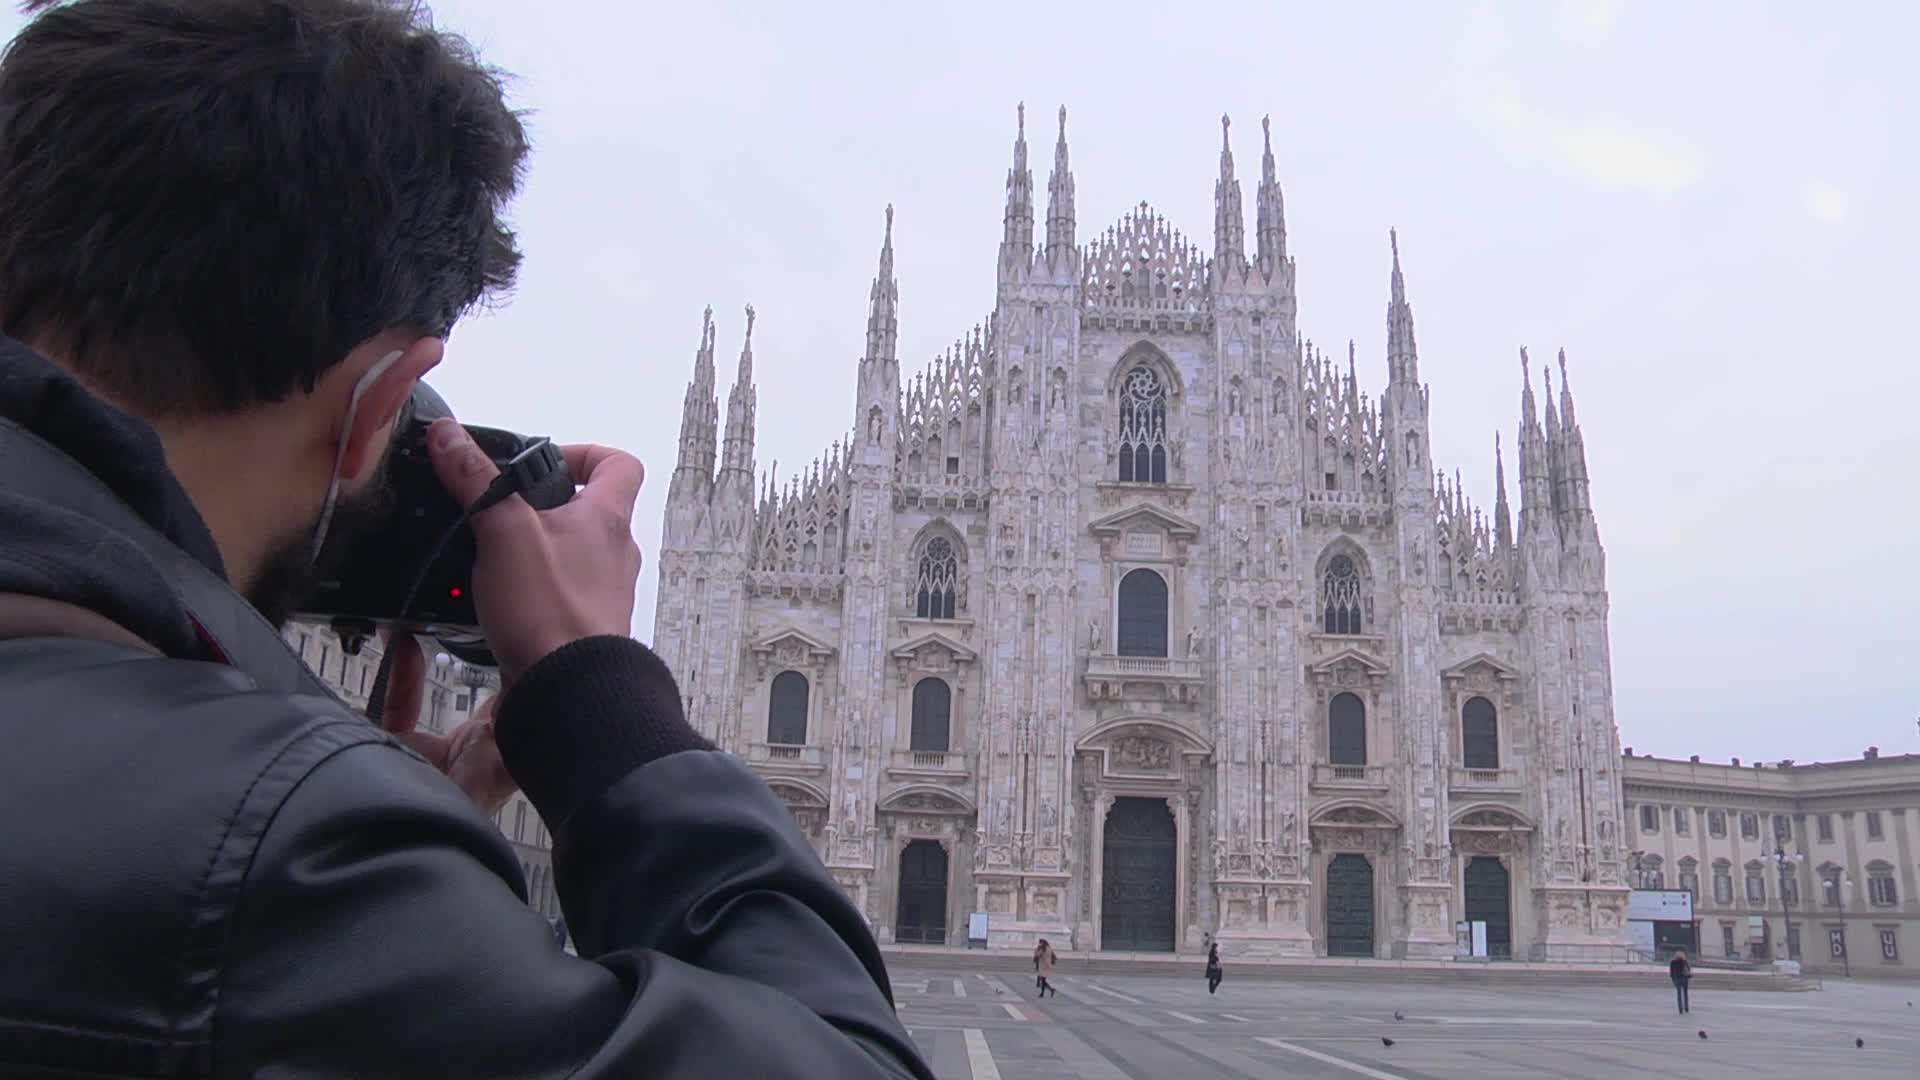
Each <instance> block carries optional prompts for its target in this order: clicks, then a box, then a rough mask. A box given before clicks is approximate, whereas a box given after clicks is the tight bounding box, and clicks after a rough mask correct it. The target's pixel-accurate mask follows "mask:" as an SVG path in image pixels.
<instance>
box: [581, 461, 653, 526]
mask: <svg viewBox="0 0 1920 1080" xmlns="http://www.w3.org/2000/svg"><path fill="white" fill-rule="evenodd" d="M560 452H561V454H562V455H564V456H565V457H566V459H567V472H568V473H569V474H571V475H572V477H573V482H574V483H576V484H579V485H581V487H582V490H581V492H580V493H579V494H578V495H576V496H575V498H584V499H591V500H593V501H594V502H597V503H599V504H600V505H601V506H603V507H605V508H606V509H607V510H609V511H611V512H613V513H617V514H619V515H620V516H621V517H622V518H631V517H632V516H633V504H634V503H635V502H636V501H637V500H638V499H639V498H640V485H642V484H644V483H645V482H646V479H647V470H646V467H645V466H643V465H641V464H640V459H639V458H636V457H634V456H633V455H632V454H629V453H627V452H625V451H624V450H615V449H614V448H613V447H611V446H593V445H575V446H563V447H561V448H560Z"/></svg>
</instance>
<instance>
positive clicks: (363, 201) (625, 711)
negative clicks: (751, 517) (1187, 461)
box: [0, 0, 933, 1080]
mask: <svg viewBox="0 0 1920 1080" xmlns="http://www.w3.org/2000/svg"><path fill="white" fill-rule="evenodd" d="M15 6H16V7H17V6H20V5H19V4H18V2H17V0H16V5H15ZM25 6H26V7H27V9H28V10H29V11H30V12H31V13H32V18H31V20H30V21H29V22H27V24H26V25H25V27H24V28H23V29H21V30H20V32H19V34H18V35H17V36H16V37H14V39H13V41H12V42H11V43H9V44H8V45H7V47H6V50H5V52H4V54H3V55H0V746H3V747H4V748H5V749H4V750H3V751H0V821H5V822H6V823H7V827H6V828H5V829H4V830H0V882H3V883H4V885H0V896H4V903H0V957H3V958H4V960H0V1076H8V1077H15V1076H72V1077H77V1076H99V1077H105V1076H117V1077H135V1076H141V1077H161V1076H165V1077H171V1078H175V1080H227V1078H234V1080H238V1078H241V1077H255V1076H274V1077H295V1076H298V1077H351V1078H354V1080H377V1078H388V1077H394V1078H399V1077H430V1076H457V1077H462V1078H464V1080H508V1078H524V1077H559V1076H567V1077H572V1078H576V1080H611V1078H623V1080H624V1078H631V1077H646V1078H648V1080H692V1078H696V1077H713V1076H722V1077H737V1078H741V1080H745V1078H749V1077H751V1078H753V1080H818V1078H825V1077H832V1078H835V1080H906V1078H915V1080H932V1078H933V1073H932V1071H931V1070H929V1069H928V1067H927V1066H926V1064H925V1062H924V1061H923V1060H922V1059H921V1055H920V1052H919V1050H918V1049H917V1047H916V1046H915V1044H914V1041H913V1039H912V1037H910V1036H909V1035H908V1034H907V1032H906V1029H905V1028H904V1027H902V1026H901V1024H900V1021H899V1020H898V1019H897V1017H896V1016H895V1011H894V1004H893V1001H892V991H891V989H890V987H889V983H888V979H887V972H886V968H885V965H884V964H883V963H882V960H881V956H880V951H879V949H878V948H877V947H876V945H875V943H874V940H873V936H872V934H871V933H870V932H869V931H868V929H867V926H866V923H865V921H864V919H863V916H862V913H861V912H860V910H859V908H858V907H856V906H855V905H854V904H853V903H852V902H851V901H849V899H848V898H847V895H846V892H845V890H844V889H842V888H841V886H840V885H839V884H838V883H837V882H836V881H835V880H834V878H833V876H832V875H831V874H830V873H829V872H828V871H827V869H826V868H825V866H823V865H822V864H821V861H820V859H819V857H818V856H817V855H816V854H815V853H814V850H813V848H812V845H811V843H810V841H809V839H808V837H807V836H806V835H805V834H804V833H803V832H802V831H801V830H800V829H799V827H798V826H797V825H796V824H795V822H794V819H793V816H792V814H790V813H789V812H788V811H787V809H786V807H785V805H784V804H782V803H781V801H780V799H779V798H778V797H776V796H775V795H774V794H773V792H772V791H771V790H770V789H769V788H768V786H767V784H766V783H765V782H764V781H763V780H761V779H760V778H759V777H758V776H756V775H754V773H753V772H752V771H751V770H749V769H748V768H747V767H746V766H745V765H744V764H742V763H741V762H740V761H739V760H738V759H737V758H735V757H734V756H733V755H731V754H727V753H722V752H720V751H718V750H716V749H715V747H714V745H713V744H712V743H710V742H709V741H707V739H705V738H704V737H702V736H701V734H700V733H699V732H698V731H697V730H696V729H695V728H694V726H693V725H692V724H690V723H689V722H688V719H687V716H686V715H685V712H684V709H683V705H682V702H683V701H684V700H688V699H685V698H683V696H682V694H681V691H680V688H679V686H678V685H677V684H676V681H675V679H674V676H673V673H672V672H671V671H669V670H668V668H667V665H666V664H665V663H664V662H662V660H661V659H660V657H658V656H656V655H655V654H654V653H653V652H652V651H651V650H649V649H648V648H647V647H646V646H645V645H642V644H641V643H640V642H638V641H635V640H634V639H633V638H632V636H631V631H632V626H633V606H634V583H635V580H636V577H637V575H638V573H639V570H640V565H641V557H640V550H639V548H638V546H637V545H636V544H635V543H634V540H633V538H632V514H633V510H634V503H635V500H636V498H637V497H638V495H639V493H640V489H641V486H642V479H643V476H642V470H641V466H640V463H639V462H638V461H637V460H635V459H634V458H632V457H630V456H628V455H626V454H624V453H621V452H619V451H617V450H613V449H609V448H606V447H599V446H570V447H567V448H565V451H564V456H565V460H566V465H567V470H568V473H569V474H571V478H572V480H573V482H574V484H575V485H577V487H578V491H577V493H576V494H574V496H573V499H572V501H570V502H568V503H566V504H565V505H563V506H560V507H558V508H556V509H551V510H545V511H539V510H535V509H534V507H533V506H532V505H530V504H529V503H528V502H527V501H526V500H525V499H524V498H521V497H520V496H519V495H517V494H508V495H507V496H506V497H505V498H504V499H503V500H496V501H494V502H492V503H486V504H483V499H482V497H483V495H485V494H486V493H487V492H488V490H489V488H490V486H491V485H492V483H493V482H494V481H495V480H496V479H497V478H498V476H499V470H498V469H497V468H496V467H495V465H494V463H493V460H492V458H491V457H490V456H489V455H488V454H487V453H486V451H485V450H483V449H482V448H481V447H480V446H479V445H478V444H477V443H476V442H475V441H474V440H473V438H472V437H471V436H470V435H469V434H468V433H467V432H466V431H465V430H464V429H463V428H462V427H461V426H460V425H459V424H457V423H454V422H453V421H451V420H445V419H443V420H441V421H440V422H439V424H438V425H437V426H435V427H434V428H433V429H432V433H431V437H430V441H431V444H432V445H431V446H430V448H429V449H428V452H427V456H428V458H429V460H430V464H431V466H432V469H433V473H434V478H435V479H436V480H437V482H438V484H439V485H440V486H441V487H442V488H443V489H444V490H445V494H446V495H447V496H448V497H449V498H450V499H451V500H453V502H454V503H455V504H457V505H459V506H462V507H475V506H479V507H480V509H479V510H478V512H475V513H473V514H471V516H470V519H469V524H470V526H471V538H470V539H471V542H472V543H474V544H475V546H476V548H477V553H478V559H477V561H476V562H475V563H474V567H473V575H472V578H471V579H470V580H469V581H468V582H467V585H468V586H469V587H470V593H471V595H472V597H473V600H474V602H475V603H476V606H477V608H478V621H479V624H480V629H481V630H482V631H483V633H484V637H485V640H486V643H487V645H488V646H489V648H490V649H491V651H492V654H493V656H494V657H495V658H496V659H497V660H498V666H499V673H500V677H501V684H502V685H503V686H504V687H505V690H504V692H503V693H501V694H500V695H498V696H496V697H494V698H491V699H489V706H491V705H492V703H493V702H498V705H497V707H487V706H483V707H482V709H481V710H479V711H477V712H476V713H475V714H474V715H473V716H472V717H471V718H470V719H468V720H467V721H466V722H465V723H464V724H463V725H462V726H461V727H459V728H456V729H455V730H454V731H453V732H451V733H447V734H440V733H437V732H431V733H430V732H428V731H427V730H425V726H424V725H421V726H419V727H416V726H415V725H416V724H417V723H418V721H419V720H420V718H421V717H420V713H421V712H422V709H421V702H422V698H423V697H424V695H425V693H426V678H427V672H428V669H429V661H428V660H427V659H426V657H425V656H423V655H422V651H421V649H420V648H419V646H418V644H417V642H416V640H415V639H414V638H413V637H411V636H409V635H406V634H402V635H401V636H399V637H398V638H395V639H394V640H393V641H391V642H389V645H388V648H387V651H386V653H385V660H383V663H385V662H386V661H388V660H390V661H391V669H390V679H389V682H388V685H387V691H388V692H387V693H386V694H385V695H384V696H382V697H381V698H379V699H378V700H379V701H382V702H384V703H385V715H384V717H383V721H384V722H383V723H376V722H373V721H370V720H369V719H368V717H367V716H366V715H365V714H364V713H363V712H361V711H358V710H356V709H355V708H354V707H353V706H352V705H351V704H349V703H348V702H346V701H344V700H343V699H342V698H340V697H339V696H338V695H336V694H335V693H334V691H332V690H331V689H330V688H329V687H328V686H327V684H326V683H324V682H323V681H321V679H319V678H318V677H316V676H315V675H314V673H313V672H311V671H310V670H308V669H307V668H306V667H305V666H304V664H303V662H302V659H301V657H300V655H299V654H298V653H296V652H295V651H294V649H293V648H292V647H291V646H290V645H289V644H288V642H287V641H286V640H285V638H284V637H283V636H282V635H283V630H282V627H283V626H284V625H285V623H286V622H287V620H288V617H289V615H290V614H291V613H297V612H302V611H306V610H310V608H308V607H306V606H304V605H306V604H307V600H308V598H309V597H311V596H313V595H315V594H314V592H313V590H312V586H313V585H314V584H315V583H316V582H326V581H329V580H331V578H330V576H329V575H331V574H332V573H333V568H330V567H329V566H328V565H327V563H328V560H327V558H326V556H325V553H326V552H327V551H329V550H331V549H330V548H329V547H328V546H327V544H325V543H323V540H325V539H328V538H333V539H335V540H337V538H339V537H341V536H346V535H354V534H355V530H356V529H358V530H362V531H361V532H359V535H361V536H363V537H364V536H367V535H373V536H378V535H380V531H379V530H380V529H381V528H382V527H385V526H387V525H388V524H389V523H390V522H391V521H392V520H393V518H394V517H397V516H399V515H401V514H405V513H408V512H411V511H412V510H414V509H416V508H415V507H407V506H394V505H391V504H390V501H389V499H388V498H387V496H388V495H389V494H390V493H391V492H390V490H389V489H390V488H391V485H390V483H389V482H388V480H389V478H390V477H391V475H392V472H393V470H392V469H391V468H390V467H389V466H390V463H392V462H395V461H397V460H398V459H399V454H400V453H401V451H400V450H398V449H397V447H396V443H397V441H398V439H397V433H398V432H399V431H401V430H403V425H402V424H401V423H400V418H401V415H402V409H403V408H404V407H405V406H406V403H407V402H409V401H411V400H413V398H414V394H415V392H416V390H417V389H418V388H419V387H420V385H421V380H422V379H423V377H424V376H425V375H426V374H427V373H428V372H429V371H430V370H432V369H433V368H434V367H435V366H436V365H438V364H439V363H440V362H441V360H442V359H443V357H447V356H448V354H447V353H446V351H445V344H446V339H447V337H448V335H449V334H450V333H451V332H452V330H453V328H454V326H455V324H456V323H458V322H459V321H460V319H461V317H462V315H463V314H465V313H466V312H467V311H469V310H470V309H472V308H474V307H475V306H476V305H479V304H481V303H482V302H483V301H484V300H486V299H487V298H489V297H493V296H499V295H503V294H504V293H505V292H506V291H507V290H508V289H509V288H510V287H511V285H512V283H513V280H514V276H515V270H516V267H517V266H518V264H519V262H520V252H519V250H518V246H517V244H516V241H515V238H514V235H513V232H512V231H511V229H510V228H509V226H508V224H507V218H506V216H505V208H506V204H507V203H508V202H509V201H510V199H511V197H512V196H513V194H514V192H515V190H516V188H517V187H518V185H519V181H520V177H521V174H522V173H523V172H524V170H525V166H526V164H527V161H526V158H527V155H528V141H527V134H526V132H525V130H524V129H523V127H522V124H521V120H520V114H519V113H517V112H516V111H515V110H514V109H513V108H512V107H511V106H509V104H508V103H507V102H506V100H505V99H504V91H503V89H502V86H503V82H504V76H503V75H502V74H501V73H500V72H498V71H497V70H495V69H494V68H492V67H489V66H487V65H486V64H484V63H483V62H482V61H480V60H479V59H478V58H477V57H476V56H475V54H474V51H473V48H472V46H470V45H469V44H468V43H467V42H465V41H463V40H461V39H460V38H458V37H456V36H454V35H452V34H450V33H447V32H444V31H442V30H439V29H437V28H436V27H435V26H434V25H433V24H432V22H431V21H430V19H429V16H428V13H427V11H426V6H425V5H424V4H422V3H418V2H411V0H65V2H55V0H34V2H32V3H28V4H26V5H25ZM639 122H641V123H645V120H644V118H643V119H641V120H640V121H639ZM605 326H606V330H605V334H604V336H603V338H602V340H601V342H600V345H601V346H602V347H604V348H605V349H607V350H610V351H612V352H625V351H626V350H627V348H628V344H629V336H630V331H631V329H632V328H631V327H628V326H624V325H620V320H618V319H613V320H609V321H607V322H606V324H605ZM583 329H585V331H586V333H587V335H588V336H589V337H590V336H591V334H592V332H593V330H592V328H591V327H587V328H582V327H578V326H571V327H566V328H555V332H556V333H558V332H562V331H564V332H565V333H566V334H567V335H569V340H570V341H572V342H574V344H573V346H572V347H573V348H575V349H590V348H592V346H590V345H588V344H586V340H587V339H586V338H583V337H582V336H581V334H580V332H581V331H582V330H583ZM534 333H535V335H536V336H537V335H538V333H539V332H538V331H537V330H536V331H534ZM556 340H557V339H556ZM448 358H449V359H451V358H450V357H448ZM460 359H467V358H465V357H462V358H460ZM473 359H478V357H474V358H473ZM594 363H595V361H594V360H593V359H591V358H583V359H582V360H581V361H580V362H579V363H578V364H571V363H568V362H567V360H566V359H565V358H556V356H555V355H553V354H551V351H549V353H548V354H546V355H528V356H523V357H520V358H518V359H517V360H507V361H506V362H505V363H504V364H503V365H502V366H501V367H500V368H499V369H498V370H500V371H501V372H502V373H503V374H502V376H501V377H502V378H503V379H509V380H512V381H513V382H515V383H517V384H518V385H512V384H511V383H510V384H509V385H510V389H509V390H508V392H507V394H506V395H505V396H504V397H503V399H502V400H513V401H520V402H526V401H532V400H536V399H538V400H545V401H551V402H563V401H566V400H568V399H571V398H578V399H591V398H594V397H596V396H605V395H607V394H609V393H613V392H614V388H612V387H609V386H606V385H597V384H596V383H595V376H594V374H593V371H594ZM452 366H455V367H458V366H461V365H460V364H459V363H458V362H457V361H455V362H454V363H453V364H452ZM468 377H469V378H472V377H474V376H472V375H471V374H470V375H469V376H468ZM562 408H563V409H564V407H562ZM523 415H525V414H523ZM473 419H475V420H479V421H494V420H495V418H491V417H476V418H473ZM513 420H514V418H513V417H512V416H502V417H499V418H498V419H497V421H495V422H506V426H509V427H511V426H513V424H512V421H513ZM408 460H418V459H413V458H409V459H408ZM432 494H433V495H437V494H439V493H437V492H435V493H432ZM413 497H414V498H422V497H431V496H430V495H423V494H419V493H416V494H414V495H413ZM329 529H331V532H329V531H328V530H329ZM515 788H519V789H521V790H523V791H524V792H525V793H526V795H527V797H528V798H529V799H530V800H531V801H532V803H533V805H534V807H535V808H536V809H537V810H538V811H539V814H540V817H541V819H542V820H543V821H544V822H546V823H547V825H548V827H549V828H550V829H551V830H552V833H553V837H554V845H553V870H554V875H553V877H554V881H555V882H556V884H557V885H558V890H559V894H560V899H561V901H562V903H563V904H564V906H565V910H566V913H567V916H568V923H569V927H570V929H571V931H572V937H573V939H574V944H575V946H576V950H577V952H578V955H577V956H576V955H571V954H569V953H568V952H567V951H566V950H564V949H563V948H562V947H561V946H560V944H558V942H557V941H556V937H557V932H556V930H555V929H554V928H553V927H551V926H549V925H548V923H547V921H546V920H545V919H544V918H542V917H541V915H540V913H539V912H537V911H535V910H533V909H532V908H530V907H529V906H528V904H527V891H528V890H527V883H526V879H525V873H524V871H523V868H522V866H521V863H520V860H519V859H518V858H516V857H515V855H514V851H513V848H512V846H511V845H510V844H509V843H508V841H507V839H506V837H505V836H503V835H502V834H501V831H500V830H499V829H498V828H497V827H495V825H494V823H493V821H492V820H491V817H492V814H493V813H494V812H495V810H496V809H497V808H498V807H499V806H500V805H501V804H502V803H503V802H505V800H506V799H507V798H508V797H510V796H511V794H512V793H513V791H514V789H515Z"/></svg>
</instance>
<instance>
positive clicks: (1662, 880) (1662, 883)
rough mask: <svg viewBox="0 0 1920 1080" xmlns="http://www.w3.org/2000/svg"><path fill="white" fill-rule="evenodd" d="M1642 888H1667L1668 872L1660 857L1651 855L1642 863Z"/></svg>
mask: <svg viewBox="0 0 1920 1080" xmlns="http://www.w3.org/2000/svg"><path fill="white" fill-rule="evenodd" d="M1640 887H1641V888H1643V889H1664V888H1666V887H1667V871H1666V868H1665V866H1664V865H1662V860H1661V858H1660V856H1658V855H1649V856H1647V857H1646V858H1644V859H1642V860H1641V861H1640Z"/></svg>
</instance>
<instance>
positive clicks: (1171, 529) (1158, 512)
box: [1087, 502, 1200, 540]
mask: <svg viewBox="0 0 1920 1080" xmlns="http://www.w3.org/2000/svg"><path fill="white" fill-rule="evenodd" d="M1087 528H1088V529H1089V530H1090V531H1092V533H1093V534H1094V535H1095V536H1118V535H1120V534H1121V533H1123V532H1126V531H1127V530H1129V529H1133V530H1136V531H1137V530H1140V529H1153V530H1155V531H1157V532H1163V533H1166V534H1167V535H1168V536H1177V537H1179V538H1181V539H1183V540H1191V539H1193V538H1194V537H1196V536H1198V535H1200V526H1198V525H1195V524H1194V523H1193V522H1191V521H1188V520H1187V519H1186V518H1183V517H1181V516H1180V515H1179V514H1176V513H1174V512H1173V511H1171V510H1169V509H1167V508H1166V507H1164V506H1161V505H1159V504H1157V503H1151V502H1144V503H1137V504H1135V505H1133V506H1129V507H1127V508H1125V509H1123V510H1115V511H1114V512H1113V513H1111V514H1108V515H1107V516H1106V517H1103V518H1098V519H1096V520H1095V521H1093V522H1092V523H1090V524H1089V525H1088V526H1087Z"/></svg>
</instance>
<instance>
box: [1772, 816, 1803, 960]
mask: <svg viewBox="0 0 1920 1080" xmlns="http://www.w3.org/2000/svg"><path fill="white" fill-rule="evenodd" d="M1772 858H1773V865H1774V866H1776V867H1778V868H1779V870H1780V925H1781V931H1780V955H1778V956H1776V957H1775V958H1774V959H1775V960H1776V962H1777V961H1779V960H1792V959H1793V956H1792V949H1791V948H1790V947H1789V943H1790V942H1791V941H1792V939H1793V913H1792V912H1791V911H1789V910H1788V909H1787V874H1788V873H1789V872H1791V870H1792V868H1796V867H1798V866H1799V865H1800V863H1801V861H1802V860H1804V859H1805V858H1806V856H1805V855H1802V854H1800V853H1799V852H1797V851H1796V852H1794V853H1793V854H1791V855H1789V854H1787V849H1786V848H1785V847H1783V846H1781V845H1778V844H1776V845H1774V849H1773V855H1772ZM1795 883H1796V884H1798V878H1796V879H1795Z"/></svg>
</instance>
